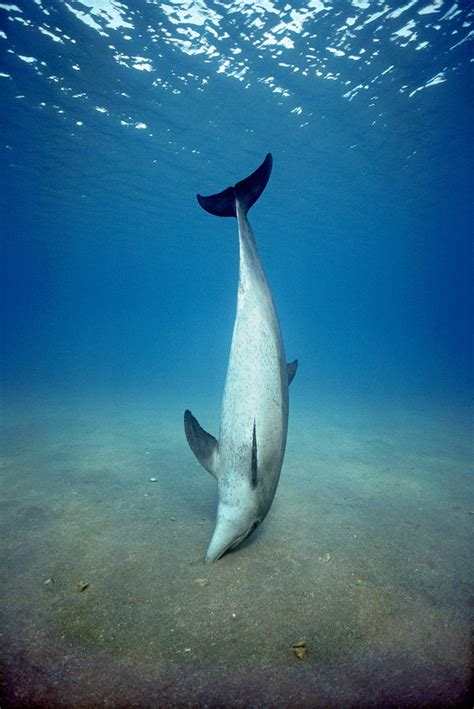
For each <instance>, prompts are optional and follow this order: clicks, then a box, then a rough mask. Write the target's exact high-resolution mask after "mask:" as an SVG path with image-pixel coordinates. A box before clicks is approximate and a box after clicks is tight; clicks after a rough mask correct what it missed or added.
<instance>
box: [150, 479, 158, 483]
mask: <svg viewBox="0 0 474 709" xmlns="http://www.w3.org/2000/svg"><path fill="white" fill-rule="evenodd" d="M157 481H158V478H150V482H151V483H156V482H157Z"/></svg>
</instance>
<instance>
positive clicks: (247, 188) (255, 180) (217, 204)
mask: <svg viewBox="0 0 474 709" xmlns="http://www.w3.org/2000/svg"><path fill="white" fill-rule="evenodd" d="M272 164H273V159H272V156H271V153H268V154H267V156H266V158H265V160H264V161H263V162H262V164H261V165H260V166H259V167H257V169H256V170H255V171H254V172H252V174H251V175H249V176H248V177H245V178H244V179H243V180H240V182H237V184H236V185H235V187H227V189H225V190H223V191H222V192H218V193H217V194H211V195H209V196H208V197H203V196H202V195H200V194H198V195H197V200H198V202H199V204H200V205H201V207H202V208H203V209H205V210H206V212H209V214H215V216H216V217H236V216H237V209H236V206H235V201H236V199H238V200H239V204H240V206H241V207H242V209H243V210H244V212H248V211H249V209H250V207H251V206H252V205H253V204H255V202H256V201H257V199H258V198H259V197H260V195H261V194H262V192H263V190H264V189H265V187H266V186H267V182H268V180H269V177H270V173H271V171H272Z"/></svg>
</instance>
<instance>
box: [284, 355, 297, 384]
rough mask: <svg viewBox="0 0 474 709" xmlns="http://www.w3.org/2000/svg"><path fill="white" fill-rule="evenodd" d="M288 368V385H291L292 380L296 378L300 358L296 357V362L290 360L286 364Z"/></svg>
mask: <svg viewBox="0 0 474 709" xmlns="http://www.w3.org/2000/svg"><path fill="white" fill-rule="evenodd" d="M286 369H287V372H288V386H290V384H291V382H292V381H293V379H294V378H295V374H296V370H297V369H298V360H297V359H295V361H294V362H289V363H288V364H287V365H286Z"/></svg>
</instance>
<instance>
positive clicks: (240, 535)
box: [206, 517, 260, 562]
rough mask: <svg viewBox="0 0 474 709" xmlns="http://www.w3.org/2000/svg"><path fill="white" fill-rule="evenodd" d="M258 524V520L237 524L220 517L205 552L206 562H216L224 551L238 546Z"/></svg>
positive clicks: (234, 521) (235, 521)
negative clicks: (251, 522)
mask: <svg viewBox="0 0 474 709" xmlns="http://www.w3.org/2000/svg"><path fill="white" fill-rule="evenodd" d="M259 522H260V520H258V521H256V522H254V523H253V524H242V523H240V524H239V523H238V521H237V520H226V519H224V518H223V517H220V518H219V519H218V522H217V524H216V528H215V530H214V534H213V535H212V539H211V543H210V544H209V548H208V550H207V554H206V561H208V562H212V561H217V560H218V559H220V558H221V556H223V555H224V554H225V553H226V551H229V550H230V549H233V548H234V547H236V546H238V545H239V544H240V543H241V542H243V541H244V539H246V538H247V537H248V536H249V534H251V533H252V532H253V530H254V529H255V528H256V527H257V526H258V524H259ZM242 530H243V531H242Z"/></svg>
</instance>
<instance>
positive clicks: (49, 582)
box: [44, 579, 54, 586]
mask: <svg viewBox="0 0 474 709" xmlns="http://www.w3.org/2000/svg"><path fill="white" fill-rule="evenodd" d="M53 583H54V581H53V579H46V581H45V582H44V585H45V586H52V585H53Z"/></svg>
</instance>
